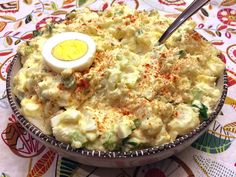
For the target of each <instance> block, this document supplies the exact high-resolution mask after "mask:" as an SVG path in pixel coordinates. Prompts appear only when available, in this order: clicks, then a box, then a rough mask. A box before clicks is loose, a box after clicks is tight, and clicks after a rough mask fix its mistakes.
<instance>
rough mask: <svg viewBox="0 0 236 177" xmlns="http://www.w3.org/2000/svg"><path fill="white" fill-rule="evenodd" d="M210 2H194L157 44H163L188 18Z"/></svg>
mask: <svg viewBox="0 0 236 177" xmlns="http://www.w3.org/2000/svg"><path fill="white" fill-rule="evenodd" d="M208 2H210V0H194V1H193V2H192V3H191V4H190V5H189V6H188V7H187V8H186V9H185V10H184V11H183V12H182V13H181V14H180V15H179V16H178V17H177V18H176V20H175V21H174V22H173V23H172V24H171V25H170V26H169V28H167V30H166V31H165V32H164V33H163V35H162V36H161V37H160V39H159V41H158V42H159V43H160V44H161V43H163V42H165V41H166V39H167V38H169V37H170V36H171V34H172V33H173V32H174V31H175V30H176V29H177V28H179V26H180V25H182V24H183V23H184V22H185V21H186V20H187V19H188V18H189V17H191V16H192V15H193V14H194V13H196V12H197V11H198V10H199V9H201V8H202V7H203V6H204V5H205V4H207V3H208Z"/></svg>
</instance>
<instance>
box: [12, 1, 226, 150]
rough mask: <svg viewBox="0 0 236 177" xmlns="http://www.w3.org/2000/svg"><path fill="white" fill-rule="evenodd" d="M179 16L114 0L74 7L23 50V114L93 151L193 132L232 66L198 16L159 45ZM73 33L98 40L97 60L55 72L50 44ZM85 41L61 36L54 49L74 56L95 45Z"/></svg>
mask: <svg viewBox="0 0 236 177" xmlns="http://www.w3.org/2000/svg"><path fill="white" fill-rule="evenodd" d="M172 21H173V19H169V18H167V17H165V16H161V15H160V14H159V13H158V12H157V11H155V10H152V11H137V10H134V9H131V8H129V7H128V6H126V5H119V4H114V5H113V6H112V7H110V8H109V9H107V10H105V11H104V12H100V11H99V12H93V11H91V10H89V9H88V8H84V9H80V10H78V11H72V12H71V13H69V14H67V16H66V20H64V21H62V22H61V23H58V24H47V25H46V27H45V28H44V29H41V30H39V31H34V35H35V37H34V38H33V39H31V40H29V41H27V42H26V43H24V44H22V45H21V46H20V47H19V48H18V55H19V58H20V59H21V63H22V68H21V69H20V70H19V72H18V73H17V74H16V76H15V77H14V82H13V84H14V94H15V95H16V97H17V98H18V100H19V102H20V107H21V113H22V115H23V116H24V117H25V118H26V119H28V120H29V121H30V122H31V123H32V124H34V125H35V126H37V127H38V128H39V129H41V130H42V132H43V133H45V134H48V135H52V136H54V137H55V138H56V139H57V140H59V141H61V142H65V143H69V144H71V146H72V147H74V148H86V149H90V150H106V151H116V150H119V151H129V150H134V149H140V148H145V147H153V146H158V145H161V144H164V143H168V142H171V141H173V140H175V139H176V138H177V137H178V136H181V135H185V134H187V133H188V132H190V131H191V130H193V129H194V128H196V127H197V126H198V125H199V124H200V122H201V121H204V120H206V119H207V118H208V116H209V114H210V113H211V112H212V110H213V108H214V106H215V105H216V103H217V101H218V100H219V98H220V95H221V92H220V90H219V89H218V88H217V87H216V81H217V79H218V78H219V76H220V75H222V73H223V70H224V68H225V65H224V63H223V62H222V61H221V60H220V59H219V58H218V55H219V52H218V51H217V49H215V48H214V47H213V46H212V45H211V44H210V43H209V42H208V41H206V40H204V39H202V37H201V36H200V35H199V34H198V33H196V32H194V31H193V30H194V28H195V24H194V22H193V21H191V20H189V21H187V22H186V23H185V24H184V25H183V26H182V27H181V28H179V29H178V30H177V31H176V32H175V33H174V34H173V35H172V36H171V37H170V38H169V39H168V40H167V41H166V42H165V43H164V44H159V43H158V42H157V41H158V39H159V38H160V36H161V35H162V34H163V32H164V31H165V30H166V29H167V27H168V26H169V25H170V24H171V22H172ZM67 32H78V33H82V34H85V35H87V36H89V37H90V38H91V39H92V40H93V41H94V43H95V46H96V50H94V53H91V56H92V60H90V61H92V62H91V64H90V65H86V67H84V68H82V69H76V68H73V66H72V67H71V68H70V67H67V68H65V69H61V70H55V69H54V66H53V65H48V63H47V62H45V59H48V61H50V59H49V58H47V57H49V56H47V54H45V55H42V52H43V47H44V44H45V43H46V42H47V41H48V40H49V39H50V38H52V37H53V36H55V35H58V34H62V33H67ZM71 41H72V43H71ZM85 43H86V41H85ZM85 43H83V42H80V41H76V39H74V40H73V39H70V40H68V41H64V42H63V41H62V43H60V45H58V46H57V47H54V48H53V46H52V48H53V51H52V52H51V54H52V55H53V54H54V53H56V54H57V56H59V57H60V60H61V59H62V60H63V57H66V59H65V61H64V62H68V60H72V59H73V60H74V59H75V58H76V55H77V54H76V52H77V53H78V55H79V56H83V54H81V52H82V53H83V52H86V51H87V50H89V48H90V43H89V41H87V44H85ZM81 44H83V48H81V47H79V46H75V45H81ZM68 45H71V46H74V47H71V46H68ZM93 46H94V45H93ZM71 48H73V50H75V51H76V52H75V51H74V52H73V51H72V49H71ZM61 51H63V52H61ZM70 53H71V54H70ZM51 54H50V52H49V54H48V55H51ZM78 60H80V59H78ZM68 66H69V65H68Z"/></svg>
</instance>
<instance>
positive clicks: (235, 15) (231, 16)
mask: <svg viewBox="0 0 236 177" xmlns="http://www.w3.org/2000/svg"><path fill="white" fill-rule="evenodd" d="M217 17H218V19H219V20H220V21H221V22H222V23H224V24H227V25H231V26H236V10H234V9H231V8H225V9H221V10H220V11H219V12H218V13H217Z"/></svg>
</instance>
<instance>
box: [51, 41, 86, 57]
mask: <svg viewBox="0 0 236 177" xmlns="http://www.w3.org/2000/svg"><path fill="white" fill-rule="evenodd" d="M87 51H88V45H87V44H86V43H85V42H84V41H81V40H77V39H71V40H65V41H63V42H60V43H59V44H57V45H56V46H55V47H53V49H52V55H53V56H54V57H55V58H56V59H58V60H63V61H72V60H76V59H79V58H81V57H83V56H84V55H85V54H86V53H87Z"/></svg>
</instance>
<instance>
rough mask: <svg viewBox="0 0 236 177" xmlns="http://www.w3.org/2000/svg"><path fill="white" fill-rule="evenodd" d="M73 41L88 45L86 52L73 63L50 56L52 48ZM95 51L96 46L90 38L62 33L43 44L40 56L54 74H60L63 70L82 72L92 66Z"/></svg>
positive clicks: (78, 34)
mask: <svg viewBox="0 0 236 177" xmlns="http://www.w3.org/2000/svg"><path fill="white" fill-rule="evenodd" d="M73 39H78V40H81V41H83V42H85V43H86V44H87V45H88V50H87V52H86V54H85V55H84V56H82V57H81V58H78V59H76V60H73V61H62V60H59V59H57V58H55V57H54V56H53V55H52V49H53V47H55V46H56V45H57V44H59V43H60V42H63V41H65V40H73ZM95 51H96V44H95V42H94V40H93V39H92V38H91V37H90V36H88V35H85V34H82V33H77V32H64V33H60V34H56V35H54V36H53V37H51V38H50V39H48V40H47V41H46V42H45V44H44V46H43V50H42V55H43V58H44V60H45V62H46V63H47V65H48V66H49V67H50V68H51V69H52V70H54V71H55V72H61V71H63V70H64V69H73V70H76V71H83V70H86V69H88V68H89V67H90V66H91V65H92V63H93V58H94V57H93V55H94V53H95Z"/></svg>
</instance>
